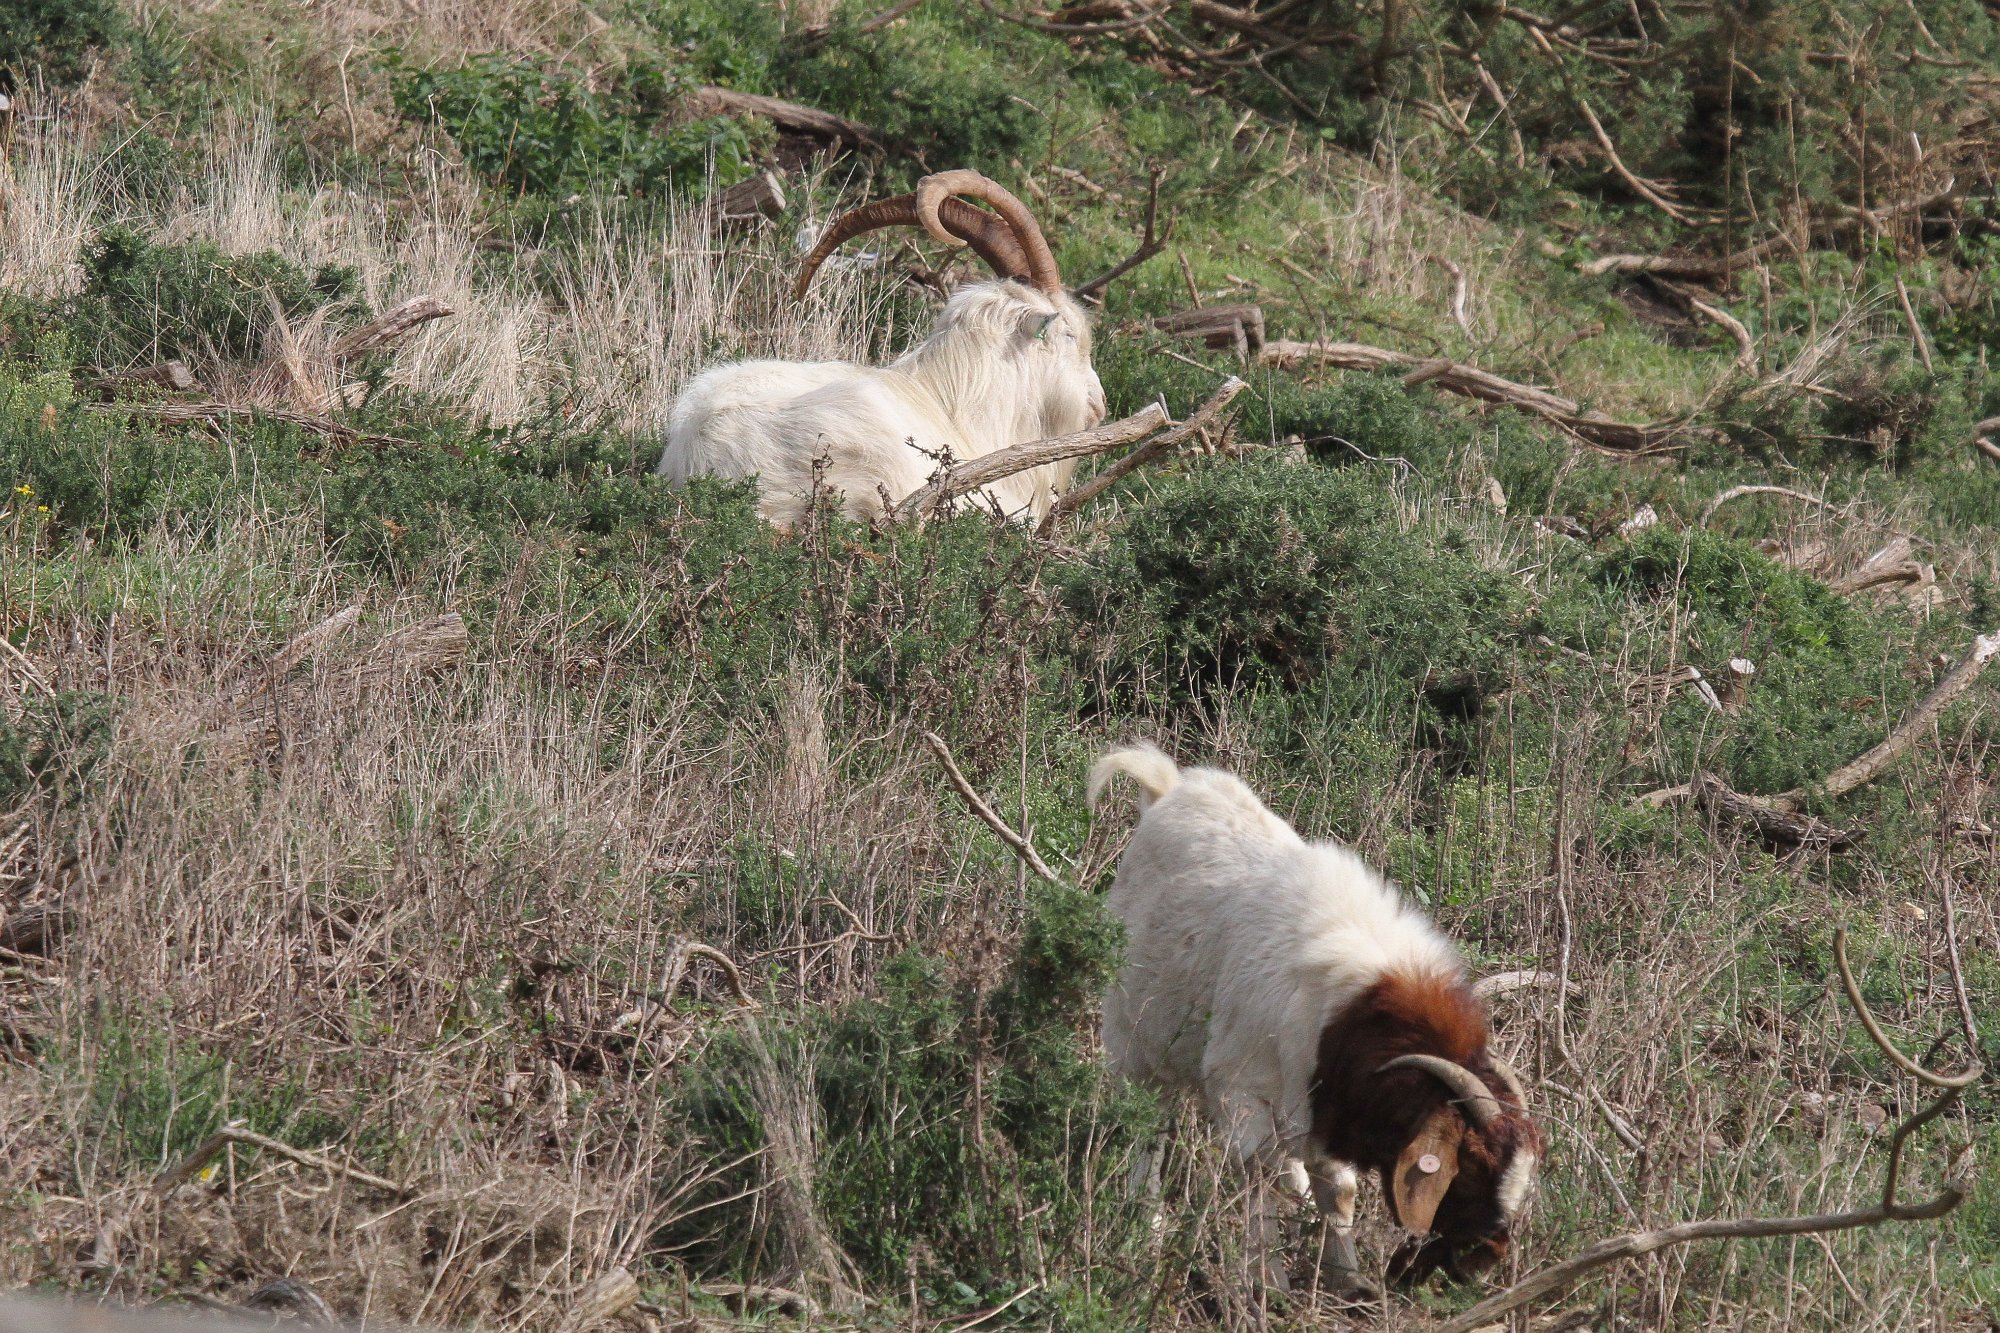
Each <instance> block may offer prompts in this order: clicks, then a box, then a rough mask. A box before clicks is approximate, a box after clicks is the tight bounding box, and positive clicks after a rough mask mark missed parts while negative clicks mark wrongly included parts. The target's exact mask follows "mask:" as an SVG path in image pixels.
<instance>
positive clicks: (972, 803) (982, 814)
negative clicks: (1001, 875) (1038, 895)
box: [923, 731, 1062, 884]
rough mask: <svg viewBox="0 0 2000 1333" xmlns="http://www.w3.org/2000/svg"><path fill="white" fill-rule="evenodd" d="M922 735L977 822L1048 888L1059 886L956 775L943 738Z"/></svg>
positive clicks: (1023, 843)
mask: <svg viewBox="0 0 2000 1333" xmlns="http://www.w3.org/2000/svg"><path fill="white" fill-rule="evenodd" d="M923 735H924V744H925V745H927V746H929V747H930V751H931V753H932V754H934V755H936V756H937V761H938V763H939V764H940V765H941V766H942V767H943V768H944V775H945V779H946V780H947V781H948V782H950V783H951V787H952V790H953V791H955V792H957V793H958V795H959V798H960V799H961V800H963V801H964V802H965V805H966V808H967V809H969V810H970V811H972V813H973V814H974V815H975V816H977V817H978V819H979V822H980V823H982V824H984V825H986V827H987V828H990V829H992V830H993V833H994V835H995V836H996V837H998V838H999V839H1000V841H1002V842H1004V843H1006V844H1007V845H1008V846H1009V847H1011V848H1013V849H1014V854H1015V855H1016V856H1018V857H1020V858H1021V860H1022V861H1023V862H1025V863H1026V864H1027V867H1028V869H1030V870H1032V871H1034V872H1035V873H1036V874H1037V875H1040V876H1041V877H1042V878H1043V879H1045V880H1047V881H1048V882H1049V883H1051V884H1060V883H1062V876H1060V875H1058V874H1056V872H1055V871H1053V870H1051V869H1049V864H1048V862H1046V861H1044V860H1042V856H1041V853H1040V852H1037V851H1036V850H1035V845H1034V844H1033V843H1031V842H1029V841H1028V840H1027V839H1026V838H1024V837H1022V836H1021V835H1020V834H1019V833H1016V832H1015V831H1014V830H1013V829H1011V828H1009V827H1007V821H1006V820H1004V819H1002V818H1000V816H999V815H998V814H997V813H995V812H994V809H993V807H992V806H990V805H988V804H987V803H986V801H985V800H984V799H983V798H982V797H981V796H980V795H979V793H978V792H977V791H976V790H974V788H973V786H972V784H971V783H970V782H968V781H967V780H966V777H965V774H963V773H961V772H959V769H958V764H957V762H956V761H955V760H953V759H952V757H951V751H950V750H949V749H947V748H946V747H945V743H944V740H943V738H942V737H940V736H939V735H938V734H937V733H936V732H934V731H926V732H925V733H924V734H923Z"/></svg>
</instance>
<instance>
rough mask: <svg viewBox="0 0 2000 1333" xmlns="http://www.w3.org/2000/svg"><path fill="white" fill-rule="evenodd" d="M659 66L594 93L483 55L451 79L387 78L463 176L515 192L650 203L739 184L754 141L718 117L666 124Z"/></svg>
mask: <svg viewBox="0 0 2000 1333" xmlns="http://www.w3.org/2000/svg"><path fill="white" fill-rule="evenodd" d="M681 91H682V89H681V84H680V81H679V78H678V76H677V75H676V73H675V71H674V70H673V69H672V68H671V67H669V66H666V65H663V64H658V63H652V62H642V61H634V62H633V63H631V64H630V65H628V66H627V67H626V68H625V69H624V70H622V71H620V72H618V73H617V74H616V75H614V76H613V77H612V78H611V80H610V81H609V82H608V83H607V84H606V85H605V86H603V87H601V88H600V87H595V86H593V85H592V84H590V83H588V82H586V81H585V80H584V79H582V78H580V77H578V76H577V75H574V74H571V73H569V72H567V71H564V70H560V69H543V68H541V67H539V66H537V65H534V64H532V63H529V62H527V61H525V60H523V59H521V58H520V57H518V56H513V55H510V54H508V53H505V52H498V51H496V52H489V53H487V54H484V55H478V56H473V57H471V58H470V59H468V60H467V61H466V62H465V63H464V64H463V65H460V66H458V67H456V68H451V69H407V68H406V69H398V70H397V71H396V78H395V98H396V105H397V108H398V109H399V110H400V111H401V112H402V114H403V115H405V116H408V117H411V118H413V119H418V120H429V121H434V122H435V123H436V124H437V125H439V126H440V127H441V128H442V129H443V130H444V131H445V132H446V133H447V134H449V135H450V136H451V138H452V141H453V142H454V143H456V144H457V145H458V149H459V151H460V152H461V153H463V154H464V155H465V160H466V161H467V162H468V163H470V164H471V166H472V167H473V168H474V169H475V170H477V171H480V172H482V173H483V174H485V175H486V176H488V177H490V178H492V179H493V180H496V181H499V182H501V183H503V184H505V185H506V186H507V187H508V188H510V189H512V190H514V191H515V192H516V193H518V194H537V195H544V196H549V197H555V198H560V197H563V196H566V195H570V194H582V193H592V192H596V193H602V194H608V195H660V194H664V193H665V192H667V191H668V190H669V189H672V188H678V189H683V190H685V189H688V188H691V187H693V186H695V185H698V184H700V183H702V182H704V181H705V180H707V179H708V178H709V177H710V175H711V174H712V175H713V177H714V178H715V180H716V181H718V182H719V183H721V184H724V185H727V184H732V183H734V182H735V181H738V180H741V179H742V178H743V177H744V176H746V175H747V174H749V171H750V166H751V163H752V161H753V160H754V158H755V155H756V152H757V149H758V147H759V145H760V141H759V137H758V135H757V133H756V131H755V130H754V129H753V127H751V126H750V125H748V124H746V123H744V122H743V121H740V120H734V119H730V118H728V117H722V116H711V117H705V118H702V119H696V120H689V121H684V122H679V123H676V122H674V121H672V120H671V119H670V117H671V113H672V112H673V110H674V107H675V104H676V101H677V99H678V95H679V94H680V92H681Z"/></svg>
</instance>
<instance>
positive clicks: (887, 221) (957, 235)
mask: <svg viewBox="0 0 2000 1333" xmlns="http://www.w3.org/2000/svg"><path fill="white" fill-rule="evenodd" d="M916 198H917V197H916V195H915V194H899V195H896V196H894V197H893V198H889V199H878V200H877V201H875V202H874V203H872V204H863V205H862V206H861V207H860V208H852V209H849V210H848V211H847V212H845V213H842V214H841V215H840V216H839V217H837V218H835V219H834V220H833V221H832V222H830V223H828V224H827V228H826V230H825V231H824V232H822V233H820V238H819V243H818V244H817V245H815V246H813V248H812V253H811V254H809V255H807V256H806V257H805V261H804V262H803V263H802V264H800V265H799V276H798V277H797V278H796V279H794V280H793V283H792V298H793V299H794V300H800V299H803V298H804V296H805V294H806V289H807V288H808V287H810V286H812V280H813V275H814V274H816V273H818V272H819V267H820V265H821V264H824V263H825V262H826V259H827V256H828V255H831V254H832V253H833V252H834V251H835V250H838V249H839V248H840V247H841V246H842V245H844V244H845V243H846V242H848V241H850V240H852V239H853V238H855V237H856V236H859V235H861V234H862V233H864V232H870V231H881V230H882V229H883V228H885V227H924V228H925V229H927V230H928V229H929V227H930V223H929V222H927V221H925V219H923V218H921V217H919V216H918V214H917V204H916ZM934 220H935V221H937V223H938V225H939V226H940V227H942V228H943V229H944V232H945V235H946V237H947V238H948V239H949V240H950V241H951V243H952V244H953V245H970V246H971V247H972V248H973V249H974V250H976V251H978V252H979V257H980V258H981V259H983V260H985V261H986V265H987V267H988V268H990V269H992V270H993V271H994V272H995V273H997V274H999V275H1000V276H1001V277H1003V278H1026V277H1028V276H1029V274H1028V260H1027V256H1026V255H1025V254H1024V253H1023V252H1022V250H1021V242H1020V241H1019V239H1017V237H1016V235H1015V233H1014V229H1013V228H1011V227H1009V226H1008V225H1007V224H1006V222H1005V221H1004V220H1002V219H1000V218H997V217H995V216H994V215H993V214H991V213H988V212H986V211H984V210H983V209H979V208H975V207H973V206H972V205H971V204H968V203H966V202H965V201H964V200H962V199H946V200H945V201H944V204H943V207H942V209H941V210H939V213H938V214H937V215H935V216H934ZM933 234H935V233H933Z"/></svg>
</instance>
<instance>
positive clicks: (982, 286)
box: [656, 171, 1105, 524]
mask: <svg viewBox="0 0 2000 1333" xmlns="http://www.w3.org/2000/svg"><path fill="white" fill-rule="evenodd" d="M958 195H967V196H970V197H973V198H978V199H982V200H984V201H986V202H987V203H990V204H992V205H993V207H994V210H995V211H994V213H986V212H984V211H982V210H980V209H977V208H974V207H973V206H972V205H970V204H967V203H964V202H963V201H961V200H960V199H958V198H957V197H956V196H958ZM919 225H920V226H923V227H924V228H925V229H926V230H928V231H929V232H930V233H931V234H932V235H933V236H935V237H938V238H939V239H942V240H946V241H948V242H949V243H951V244H954V245H966V244H969V245H971V246H972V247H973V248H974V249H975V250H976V251H978V253H979V254H980V256H981V257H982V258H984V259H985V260H986V262H987V263H988V264H989V265H990V266H991V267H992V268H993V269H994V271H995V272H997V273H999V274H1000V275H1001V277H1000V280H999V281H996V282H986V283H978V284H975V285H972V286H968V287H963V288H961V289H959V291H957V292H956V293H954V294H953V296H952V297H951V299H950V300H949V301H948V302H947V303H946V305H945V308H944V311H943V313H942V314H940V315H939V317H938V320H937V323H936V325H935V326H934V327H933V328H932V330H931V333H930V336H929V337H927V338H925V339H924V340H923V341H922V342H920V343H918V344H917V345H916V346H914V347H912V348H910V349H909V350H908V351H906V352H904V353H903V354H902V355H901V356H899V357H897V358H896V359H895V360H894V361H892V362H890V363H889V364H888V365H886V366H880V367H875V366H863V365H856V364H854V363H853V362H847V361H811V362H794V361H744V362H739V363H737V364H734V365H728V366H721V367H718V368H716V369H714V370H710V371H707V372H705V373H704V374H702V375H700V376H699V377H697V378H696V379H695V380H694V381H693V382H692V383H690V384H689V385H688V386H687V388H686V389H684V390H682V392H681V394H680V397H679V398H678V399H676V400H675V402H674V408H673V414H672V416H671V418H670V419H669V422H668V425H667V446H666V449H665V451H664V452H663V453H662V454H661V455H660V463H659V467H658V468H657V469H656V471H657V472H658V473H659V474H660V475H661V476H664V477H667V478H668V479H670V480H672V481H674V482H675V483H682V482H685V481H686V480H687V479H688V478H690V477H694V476H700V475H713V476H720V477H748V476H755V477H756V478H757V484H758V491H759V510H760V512H761V513H762V514H763V515H764V517H765V518H766V519H767V520H769V521H770V522H772V523H778V524H790V523H792V522H795V521H796V520H797V519H798V518H799V516H800V515H801V514H802V513H803V512H804V510H805V508H806V506H807V505H808V504H809V503H810V502H811V497H812V494H813V492H814V489H815V487H816V486H817V487H820V488H823V489H825V490H828V491H836V492H839V493H841V494H842V495H844V497H845V507H846V509H847V511H848V512H849V513H850V514H853V515H855V516H856V517H868V516H871V515H874V514H877V513H880V512H881V510H882V504H883V499H884V497H885V496H886V497H887V500H888V502H889V503H890V504H891V505H893V504H895V503H896V502H897V501H900V500H902V499H903V498H904V497H905V496H907V495H909V494H910V493H911V492H913V491H916V490H918V489H920V488H921V487H923V486H924V484H925V483H926V482H928V481H929V480H930V478H931V476H932V475H933V474H934V473H935V472H936V471H937V470H938V468H939V466H940V465H941V462H942V460H943V459H944V458H946V457H949V458H951V459H954V460H957V461H960V462H965V461H969V460H971V459H974V458H979V457H982V456H984V455H986V454H990V453H992V452H994V451H995V450H998V449H1004V448H1007V447H1009V446H1011V445H1016V444H1024V443H1027V442H1028V441H1031V440H1040V439H1047V438H1050V437H1053V436H1057V435H1067V434H1069V433H1071V432H1072V431H1078V430H1083V429H1085V428H1086V427H1089V426H1092V425H1095V424H1096V423H1097V422H1099V421H1102V420H1103V419H1104V415H1105V403H1104V387H1103V385H1102V384H1100V383H1099V382H1098V379H1097V372H1096V371H1095V370H1093V369H1091V364H1090V321H1089V319H1088V317H1087V316H1086V315H1085V313H1084V310H1083V307H1082V306H1081V305H1080V304H1078V302H1077V301H1076V299H1075V298H1074V297H1072V296H1071V295H1070V294H1069V292H1068V291H1067V290H1066V289H1065V288H1064V287H1063V284H1062V278H1061V276H1060V275H1059V274H1058V273H1057V271H1056V265H1055V258H1054V255H1053V254H1052V253H1051V251H1050V250H1049V246H1048V242H1047V241H1046V240H1045V239H1044V238H1043V236H1042V233H1041V229H1040V228H1039V227H1038V226H1037V225H1036V224H1035V220H1034V218H1033V217H1032V216H1031V215H1030V214H1029V213H1028V210H1027V208H1026V206H1025V205H1023V204H1022V203H1021V201H1020V200H1019V199H1016V198H1015V197H1014V196H1013V195H1012V194H1010V193H1008V192H1007V191H1006V190H1005V189H1003V188H1002V187H1001V186H999V185H998V184H996V183H994V182H993V181H990V180H988V179H987V178H986V177H984V176H981V175H979V174H978V173H977V172H972V171H948V172H943V173H941V174H938V175H934V176H927V177H925V178H924V179H923V180H922V181H921V182H919V184H918V186H917V188H916V189H915V190H914V191H912V192H911V193H909V194H906V195H900V196H898V197H896V198H894V199H885V200H882V201H880V202H878V203H875V204H871V205H868V206H867V207H865V208H858V209H855V210H853V211H852V212H850V213H847V214H845V215H843V216H842V217H841V218H839V219H838V220H836V221H835V222H834V223H833V224H832V225H831V226H830V227H828V228H827V230H826V233H825V234H824V235H823V236H822V237H821V238H820V241H819V244H818V245H817V246H816V247H815V248H814V250H813V252H812V254H810V255H809V256H807V258H806V261H805V265H804V268H803V270H802V271H801V273H800V276H799V279H798V283H797V289H796V290H797V292H798V294H799V295H803V294H804V292H805V290H806V288H807V286H808V285H809V284H810V283H811V282H812V277H813V274H814V273H815V272H816V271H817V270H818V268H819V266H820V264H821V263H823V262H824V261H825V259H826V257H827V256H828V255H830V254H832V253H833V251H834V250H835V249H836V248H837V247H838V246H839V245H840V244H841V243H842V242H844V241H846V240H848V239H850V238H851V237H854V236H858V235H860V234H861V233H863V232H866V231H873V230H876V229H878V228H882V227H890V226H919ZM1075 470H1076V463H1075V461H1074V460H1070V461H1066V462H1061V463H1053V464H1045V465H1043V466H1041V467H1038V468H1034V469H1031V470H1029V471H1026V472H1018V473H1015V474H1014V475H1013V476H1011V477H1004V478H1002V479H1000V480H999V481H996V482H993V483H992V484H990V485H988V486H986V487H984V488H983V489H982V491H981V492H979V494H980V495H981V496H982V497H984V498H985V499H986V500H987V501H988V502H989V503H992V504H995V505H997V506H998V507H999V509H1000V510H1001V512H1003V513H1006V514H1009V515H1012V516H1015V517H1020V518H1027V519H1036V518H1040V517H1041V516H1042V515H1044V514H1046V513H1047V512H1048V508H1049V506H1050V504H1051V503H1053V501H1054V499H1055V495H1056V492H1057V490H1058V489H1059V488H1061V487H1063V486H1065V485H1067V484H1068V482H1069V479H1070V476H1071V475H1072V474H1073V473H1074V472H1075Z"/></svg>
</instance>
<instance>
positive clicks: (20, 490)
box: [14, 486, 35, 495]
mask: <svg viewBox="0 0 2000 1333" xmlns="http://www.w3.org/2000/svg"><path fill="white" fill-rule="evenodd" d="M34 493H35V488H34V487H33V486H16V487H15V488H14V494H16V495H33V494H34Z"/></svg>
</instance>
